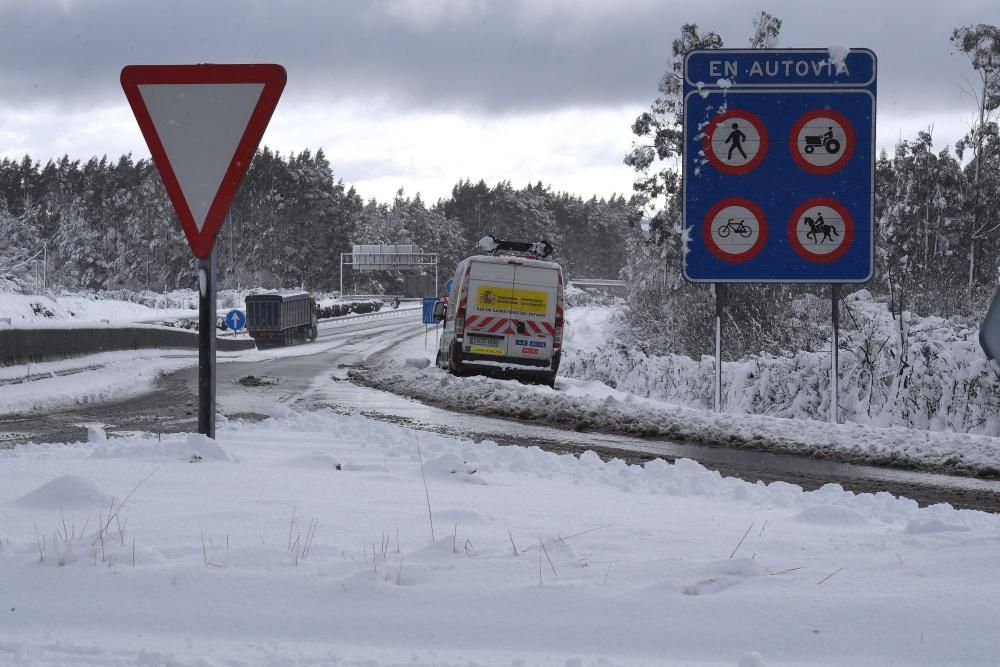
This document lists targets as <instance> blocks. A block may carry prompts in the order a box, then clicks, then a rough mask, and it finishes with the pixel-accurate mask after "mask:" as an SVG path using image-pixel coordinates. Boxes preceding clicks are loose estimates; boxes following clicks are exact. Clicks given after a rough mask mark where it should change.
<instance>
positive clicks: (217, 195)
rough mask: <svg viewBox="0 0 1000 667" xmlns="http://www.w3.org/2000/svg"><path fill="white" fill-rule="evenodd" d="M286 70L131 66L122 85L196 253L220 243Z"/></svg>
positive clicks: (202, 255)
mask: <svg viewBox="0 0 1000 667" xmlns="http://www.w3.org/2000/svg"><path fill="white" fill-rule="evenodd" d="M285 80H286V75H285V69H284V68H283V67H282V66H281V65H129V66H128V67H125V68H124V69H122V73H121V83H122V88H123V89H124V90H125V97H127V98H128V102H129V104H130V105H131V107H132V113H134V114H135V119H136V121H138V123H139V129H140V130H142V136H143V137H144V138H145V139H146V145H147V146H148V147H149V152H150V153H151V154H152V156H153V162H154V163H155V164H156V167H157V169H159V171H160V178H162V179H163V185H164V187H165V188H166V190H167V194H168V195H169V196H170V201H171V202H173V205H174V210H175V211H176V212H177V217H178V218H179V219H180V221H181V227H182V228H183V229H184V234H185V235H186V236H187V239H188V243H189V244H190V245H191V251H192V252H193V253H194V256H195V257H197V258H199V259H206V258H208V257H209V256H210V255H211V254H212V246H213V245H214V243H215V236H216V234H217V233H218V232H219V228H220V227H221V226H222V222H223V221H224V220H225V218H226V213H227V212H228V211H229V205H230V204H231V203H232V201H233V197H235V196H236V191H237V190H238V189H239V187H240V182H241V181H242V180H243V176H244V175H245V174H246V172H247V169H248V168H249V166H250V160H251V159H252V158H253V155H254V152H255V151H256V150H257V145H258V144H259V143H260V139H261V137H262V136H263V135H264V130H265V128H267V123H268V121H269V120H270V119H271V114H272V113H273V112H274V108H275V106H277V104H278V98H279V97H281V91H282V90H283V89H284V87H285Z"/></svg>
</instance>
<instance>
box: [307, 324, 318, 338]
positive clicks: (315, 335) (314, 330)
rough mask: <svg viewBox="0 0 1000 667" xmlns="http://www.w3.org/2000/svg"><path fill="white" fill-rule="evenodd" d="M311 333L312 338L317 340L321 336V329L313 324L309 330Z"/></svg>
mask: <svg viewBox="0 0 1000 667" xmlns="http://www.w3.org/2000/svg"><path fill="white" fill-rule="evenodd" d="M309 335H310V336H311V338H310V340H316V339H317V338H319V329H318V328H317V327H316V326H313V327H312V329H310V330H309Z"/></svg>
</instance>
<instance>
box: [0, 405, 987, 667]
mask: <svg viewBox="0 0 1000 667" xmlns="http://www.w3.org/2000/svg"><path fill="white" fill-rule="evenodd" d="M163 441H164V443H169V444H172V445H178V446H181V447H187V446H188V444H189V442H190V441H189V440H188V438H187V437H186V436H183V435H179V436H166V437H164V439H163ZM114 442H115V441H114V440H112V441H109V443H106V444H102V445H101V447H102V449H101V450H94V449H92V448H91V446H89V445H86V444H81V445H45V446H35V447H19V448H16V449H14V450H6V451H0V475H2V477H3V479H4V480H5V483H4V484H3V485H0V506H3V508H4V524H3V531H2V533H0V591H2V592H0V596H2V599H0V601H2V603H3V604H2V607H0V610H2V611H0V613H2V614H3V616H2V618H3V623H0V664H3V665H10V666H11V667H26V666H28V665H31V666H32V667H38V666H39V665H75V664H87V665H91V666H92V667H108V666H112V665H134V664H144V665H178V666H188V665H191V666H193V665H223V664H224V665H229V666H231V667H245V666H248V665H261V664H268V665H321V664H322V665H362V664H363V665H369V666H371V667H382V666H388V665H402V664H407V665H416V666H417V667H421V666H422V667H430V666H440V665H448V666H457V665H476V666H485V665H496V666H499V665H507V666H509V665H546V666H559V667H564V666H566V665H572V666H574V667H577V666H578V667H625V666H644V665H645V666H652V665H657V666H660V667H677V666H679V665H692V664H699V665H728V666H732V665H745V666H747V667H750V666H756V667H759V666H760V665H799V666H807V665H833V664H840V665H844V664H851V665H915V664H924V665H941V664H962V665H973V664H983V665H985V664H991V663H992V662H993V661H994V660H995V658H996V655H998V654H1000V639H998V637H997V635H996V633H995V632H993V631H992V628H993V623H994V613H993V612H994V611H995V606H996V599H997V597H998V596H1000V582H998V581H997V578H996V577H995V576H993V574H994V570H995V563H994V559H992V558H991V557H990V556H989V555H990V554H992V553H994V552H995V546H996V544H997V541H998V540H1000V518H998V517H996V516H993V515H988V514H984V513H980V512H971V511H956V510H953V509H952V508H950V507H947V506H940V505H939V506H934V507H929V508H919V507H918V506H917V504H916V503H915V502H913V501H911V500H906V499H901V498H894V497H892V496H890V495H888V494H885V493H878V494H863V495H855V494H852V493H848V492H845V491H843V490H842V489H841V488H839V487H837V486H834V485H828V486H826V487H823V488H822V489H819V490H817V491H814V492H803V491H802V490H801V489H800V488H798V487H796V486H793V485H790V484H785V483H773V484H763V483H756V484H750V483H746V482H743V481H740V480H737V479H731V478H723V477H721V476H720V475H719V474H718V473H715V472H711V471H709V470H706V469H705V468H703V467H702V466H700V465H698V464H696V463H694V462H692V461H689V460H680V461H677V462H676V463H674V464H669V463H666V462H664V461H662V460H656V461H652V462H650V463H648V464H646V465H645V466H642V467H640V466H629V465H626V464H625V463H623V462H622V461H620V460H612V461H608V462H604V461H601V460H600V459H599V458H598V457H597V456H596V455H594V454H592V453H584V454H582V455H581V456H579V457H574V456H570V455H556V454H553V453H548V452H544V451H542V450H540V449H537V448H533V447H500V446H497V445H496V444H494V443H491V442H478V443H477V442H472V441H468V440H454V439H449V438H446V437H443V436H437V435H431V434H426V433H417V432H414V431H410V430H407V429H404V428H401V427H396V426H392V425H388V424H383V423H378V422H373V421H369V420H367V419H364V418H362V417H347V416H338V415H335V414H332V413H309V414H298V413H291V412H289V413H285V414H283V415H282V416H281V417H277V418H273V419H270V420H267V421H265V422H263V423H261V424H254V425H250V424H226V425H224V426H223V427H222V428H221V429H220V432H219V441H218V445H219V446H220V447H221V448H222V450H224V451H227V452H231V453H232V454H233V455H235V456H236V457H238V459H239V462H238V463H227V462H224V461H208V460H206V461H204V462H202V463H199V464H198V465H191V464H190V463H188V462H186V461H184V460H178V459H170V458H163V459H157V460H155V461H154V460H151V459H149V458H148V457H143V456H133V455H132V452H133V451H134V450H146V451H153V450H155V449H156V448H157V447H159V446H160V443H159V441H158V440H157V439H156V438H149V437H140V436H133V437H129V438H126V439H123V440H121V441H120V442H119V445H120V446H119V447H117V448H114V447H113V444H114ZM333 462H337V463H340V464H342V465H339V466H338V465H331V463H333ZM421 462H422V465H421ZM66 469H72V470H74V471H75V475H77V476H78V479H77V482H74V484H76V485H77V486H83V487H85V488H91V487H93V488H96V489H99V490H101V493H102V497H104V498H106V497H107V495H109V494H113V501H109V504H108V505H107V506H104V507H103V508H100V507H94V508H92V507H84V506H83V505H80V504H78V503H75V502H72V498H71V497H70V494H69V493H68V492H67V488H68V487H70V486H73V484H63V483H62V482H60V483H59V484H56V485H55V487H60V488H55V487H54V488H55V493H53V495H52V497H51V498H50V500H49V501H47V502H46V503H43V504H38V505H34V504H29V505H25V504H22V503H16V502H12V501H16V500H17V499H21V498H24V497H25V496H27V495H29V494H31V493H33V492H35V491H36V490H39V489H41V488H44V487H45V486H46V485H47V484H48V483H49V482H52V481H53V478H55V479H56V480H58V479H60V477H59V476H60V475H62V474H64V473H62V472H61V471H63V470H66ZM80 480H83V482H84V483H83V484H82V485H81V484H80V483H79V481H80ZM109 507H111V508H113V509H112V510H111V511H110V515H109ZM762 610H765V611H766V613H762Z"/></svg>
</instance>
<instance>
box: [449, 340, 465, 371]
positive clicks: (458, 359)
mask: <svg viewBox="0 0 1000 667" xmlns="http://www.w3.org/2000/svg"><path fill="white" fill-rule="evenodd" d="M448 372H449V373H451V374H452V375H457V376H461V375H462V373H463V370H462V345H461V344H460V343H459V342H458V341H455V342H453V343H452V344H451V348H450V354H449V355H448Z"/></svg>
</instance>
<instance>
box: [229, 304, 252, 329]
mask: <svg viewBox="0 0 1000 667" xmlns="http://www.w3.org/2000/svg"><path fill="white" fill-rule="evenodd" d="M246 324H247V316H246V315H244V314H243V311H242V310H236V309H233V310H230V311H229V312H228V313H226V326H227V327H229V328H230V329H232V330H233V331H239V330H240V329H242V328H243V327H245V326H246Z"/></svg>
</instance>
